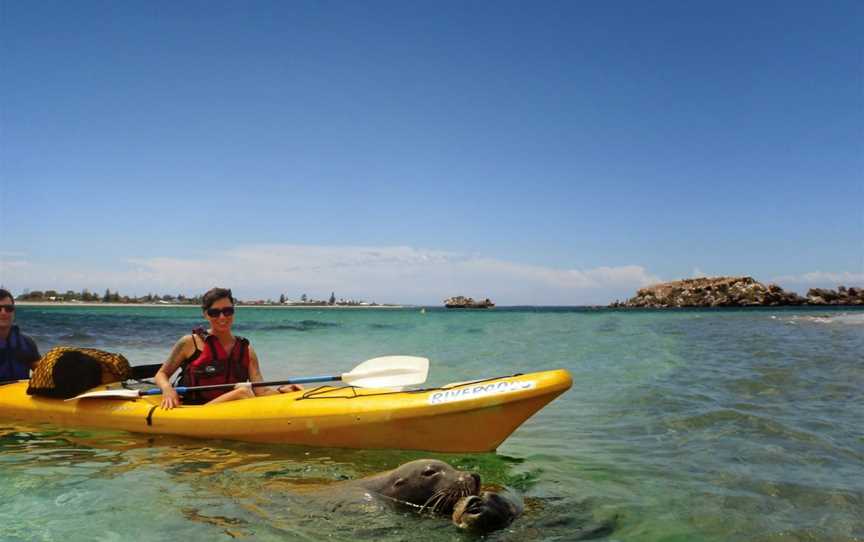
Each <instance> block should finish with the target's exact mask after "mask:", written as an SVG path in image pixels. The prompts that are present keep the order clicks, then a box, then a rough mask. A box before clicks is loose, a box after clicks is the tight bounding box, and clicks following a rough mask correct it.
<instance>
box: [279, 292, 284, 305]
mask: <svg viewBox="0 0 864 542" xmlns="http://www.w3.org/2000/svg"><path fill="white" fill-rule="evenodd" d="M283 303H285V294H279V304H280V305H281V304H283Z"/></svg>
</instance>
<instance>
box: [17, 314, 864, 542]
mask: <svg viewBox="0 0 864 542" xmlns="http://www.w3.org/2000/svg"><path fill="white" fill-rule="evenodd" d="M198 315H199V313H198V311H197V310H195V309H194V308H161V307H158V308H157V307H138V308H136V307H93V308H91V307H33V306H31V307H21V308H20V310H19V312H18V316H17V318H18V322H19V324H21V326H22V329H23V330H24V331H25V332H27V333H29V334H31V335H32V336H34V338H35V339H36V340H37V342H38V343H39V345H40V347H41V348H42V350H43V351H44V350H47V349H48V348H49V347H51V346H55V345H60V344H71V345H77V346H91V347H96V348H102V349H106V350H111V351H119V352H122V353H124V354H125V355H126V356H127V357H128V358H129V359H130V360H131V361H133V363H135V364H145V363H154V362H159V361H161V360H162V359H163V358H164V357H165V356H166V355H167V354H168V351H169V350H170V348H171V346H172V344H173V342H174V341H175V340H176V339H177V338H178V337H179V336H180V335H181V334H183V333H185V332H188V330H189V329H191V328H192V327H193V326H194V325H197V324H199V323H201V321H200V318H199V317H198ZM237 331H238V333H240V334H242V335H245V336H247V337H249V338H250V339H251V340H252V342H253V344H254V345H255V348H256V350H257V351H258V352H259V356H260V358H261V360H262V369H263V372H264V375H265V377H266V378H268V379H277V378H286V377H290V376H297V375H313V374H322V373H340V372H344V371H346V370H349V369H351V368H352V367H353V366H354V365H356V364H357V363H359V362H361V361H363V360H365V359H368V358H372V357H376V356H382V355H388V354H409V355H422V356H426V357H429V358H430V359H431V360H432V370H431V373H430V378H429V381H428V382H429V384H433V385H434V384H444V383H447V382H451V381H457V380H467V379H473V378H477V377H485V376H494V375H502V374H511V373H515V372H527V371H532V370H543V369H551V368H558V367H563V368H566V369H568V370H570V371H571V373H572V374H573V377H574V385H573V388H572V389H571V390H570V391H569V392H567V393H566V394H565V395H563V396H561V397H560V398H558V399H557V400H555V401H554V402H553V403H551V404H550V405H549V406H547V407H546V408H545V409H544V410H543V411H541V412H540V413H539V414H538V415H536V416H535V417H534V418H532V419H531V420H529V421H528V422H526V423H525V425H523V426H522V427H521V428H520V429H518V430H517V431H516V432H515V433H514V434H513V435H512V436H511V437H510V438H509V439H508V440H507V441H506V442H505V443H504V444H503V445H502V446H501V447H500V448H499V450H498V451H497V453H494V454H454V455H447V454H431V453H424V452H404V451H364V450H334V449H315V448H304V447H287V446H270V445H252V444H244V443H235V442H227V441H201V440H192V439H182V438H177V437H147V436H142V435H136V434H131V433H124V432H106V431H94V430H86V429H80V428H61V427H54V426H47V425H34V424H30V425H27V424H22V423H19V422H15V421H14V420H2V421H0V501H2V502H3V506H0V526H2V527H0V539H2V540H64V541H67V540H128V539H137V540H163V539H166V538H184V537H185V539H188V540H236V539H244V540H294V539H297V540H322V539H327V540H393V541H396V540H412V541H414V540H418V539H423V540H473V539H474V538H473V537H472V536H471V535H468V534H464V533H461V532H459V531H457V530H456V529H455V528H454V527H452V526H451V525H450V524H449V522H447V521H444V520H438V519H434V518H422V517H417V516H414V515H412V514H406V513H399V512H389V513H382V512H381V511H380V510H377V509H368V510H367V509H364V507H363V506H361V505H358V506H341V507H340V506H334V505H333V504H332V502H331V501H330V500H329V498H324V497H322V495H325V496H333V495H338V493H339V486H338V483H339V482H340V481H342V480H347V479H354V478H357V477H361V476H365V475H368V474H372V473H375V472H378V471H381V470H385V469H389V468H392V467H394V466H396V465H398V464H399V463H401V462H404V461H407V460H410V459H416V458H419V457H438V458H441V459H444V460H446V461H449V462H450V463H452V464H455V465H457V466H459V467H462V468H468V469H471V470H474V471H476V472H478V473H479V474H480V475H481V476H482V477H483V479H484V484H487V485H497V486H507V487H510V488H513V489H515V490H517V491H519V492H521V494H522V495H523V496H524V498H525V501H526V513H525V515H524V516H523V517H521V518H520V519H518V520H517V521H516V522H515V523H514V524H513V525H512V526H511V527H510V528H509V529H507V530H505V531H501V532H499V533H495V534H493V535H491V536H489V537H488V539H490V540H513V541H516V540H578V539H585V538H591V539H601V540H621V541H624V540H627V541H679V540H680V541H689V540H709V541H715V540H716V541H730V540H731V541H738V540H740V541H771V542H774V541H803V540H818V541H823V540H828V541H851V540H864V359H862V352H864V311H853V310H849V309H843V310H824V309H822V310H762V309H760V310H739V311H734V310H733V311H710V310H703V311H699V310H692V311H672V312H648V311H646V312H638V311H632V312H631V311H613V310H574V309H537V310H534V309H514V310H507V309H495V310H492V311H483V312H446V311H444V310H435V309H430V310H427V312H426V313H421V312H420V311H419V309H398V310H391V309H364V310H340V309H325V310H318V309H273V308H247V307H243V308H241V309H240V310H239V312H238V316H237ZM0 393H2V388H0ZM454 430H465V431H470V428H454ZM418 533H422V537H421V536H420V535H418Z"/></svg>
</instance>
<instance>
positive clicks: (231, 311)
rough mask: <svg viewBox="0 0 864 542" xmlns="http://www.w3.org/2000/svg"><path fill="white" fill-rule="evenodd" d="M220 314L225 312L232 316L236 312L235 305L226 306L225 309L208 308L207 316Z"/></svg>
mask: <svg viewBox="0 0 864 542" xmlns="http://www.w3.org/2000/svg"><path fill="white" fill-rule="evenodd" d="M220 314H224V315H225V316H232V315H233V314H234V307H225V308H224V309H207V316H209V317H210V318H218V317H219V315H220Z"/></svg>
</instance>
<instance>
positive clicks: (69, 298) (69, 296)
mask: <svg viewBox="0 0 864 542" xmlns="http://www.w3.org/2000/svg"><path fill="white" fill-rule="evenodd" d="M76 295H77V294H76V293H75V292H73V291H72V290H66V293H65V294H63V300H64V301H72V300H73V299H75V296H76Z"/></svg>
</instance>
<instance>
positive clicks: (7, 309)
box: [0, 305, 15, 312]
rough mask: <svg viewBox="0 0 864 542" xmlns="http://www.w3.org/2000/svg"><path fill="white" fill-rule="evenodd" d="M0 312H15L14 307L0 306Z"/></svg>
mask: <svg viewBox="0 0 864 542" xmlns="http://www.w3.org/2000/svg"><path fill="white" fill-rule="evenodd" d="M0 311H6V312H15V305H0Z"/></svg>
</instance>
